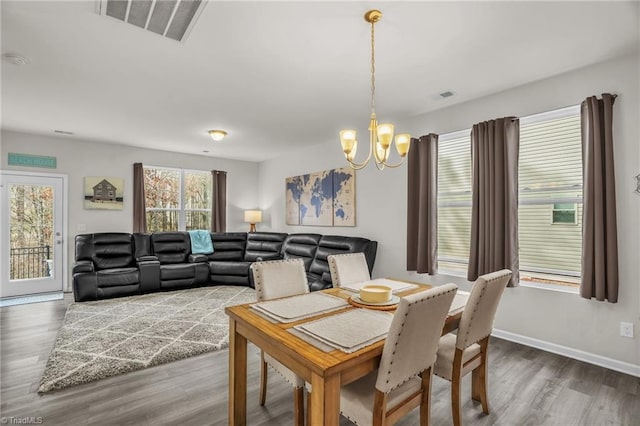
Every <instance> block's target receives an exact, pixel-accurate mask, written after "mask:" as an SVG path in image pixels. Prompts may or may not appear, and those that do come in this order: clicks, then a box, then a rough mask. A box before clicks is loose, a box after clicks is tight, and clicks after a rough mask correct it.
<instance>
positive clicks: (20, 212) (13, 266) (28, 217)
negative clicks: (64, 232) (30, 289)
mask: <svg viewBox="0 0 640 426" xmlns="http://www.w3.org/2000/svg"><path fill="white" fill-rule="evenodd" d="M9 195H10V197H9V199H10V201H9V204H10V214H11V219H10V225H9V232H10V234H11V235H10V244H9V246H10V257H9V268H10V273H9V278H10V279H11V280H22V279H29V278H42V277H48V276H51V275H52V274H53V269H52V268H53V188H52V187H51V186H45V185H23V184H12V185H9Z"/></svg>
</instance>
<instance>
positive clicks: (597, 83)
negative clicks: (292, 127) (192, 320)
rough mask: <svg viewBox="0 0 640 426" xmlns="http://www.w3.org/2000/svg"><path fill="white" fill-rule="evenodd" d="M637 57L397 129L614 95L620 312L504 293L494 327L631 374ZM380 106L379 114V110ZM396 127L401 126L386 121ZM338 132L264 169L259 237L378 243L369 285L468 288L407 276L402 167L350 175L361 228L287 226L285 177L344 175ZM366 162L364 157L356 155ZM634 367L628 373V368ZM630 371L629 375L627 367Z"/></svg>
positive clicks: (638, 156) (639, 301) (639, 262)
mask: <svg viewBox="0 0 640 426" xmlns="http://www.w3.org/2000/svg"><path fill="white" fill-rule="evenodd" d="M639 75H640V67H639V64H638V57H637V56H632V57H627V58H622V59H617V60H613V61H610V62H607V63H603V64H599V65H594V66H591V67H588V68H585V69H581V70H577V71H574V72H571V73H567V74H564V75H560V76H556V77H553V78H550V79H546V80H541V81H538V82H534V83H531V84H528V85H525V86H521V87H518V88H514V89H511V90H508V91H504V92H501V93H498V94H494V95H491V96H488V97H485V98H482V99H479V100H475V101H472V102H468V103H464V104H460V105H455V106H452V107H450V108H447V109H443V110H439V111H435V112H433V113H428V114H425V115H420V116H417V117H414V118H412V119H410V120H406V121H405V122H404V123H396V129H397V130H399V131H409V132H410V133H411V134H412V135H415V136H419V135H423V134H426V133H429V132H435V133H440V134H444V133H448V132H452V131H457V130H463V129H468V128H470V127H471V125H473V124H475V123H477V122H480V121H483V120H488V119H492V118H497V117H503V116H508V115H517V116H527V115H531V114H535V113H539V112H544V111H549V110H552V109H557V108H561V107H565V106H569V105H576V104H579V103H580V102H581V101H582V100H584V99H585V98H586V97H587V96H591V95H599V94H601V93H603V92H613V93H617V94H619V95H620V96H619V97H618V99H617V100H616V104H615V106H614V115H615V135H614V137H615V160H616V183H617V196H618V199H617V207H618V234H619V235H618V239H619V251H620V298H619V302H618V303H617V304H611V303H602V302H595V301H589V300H586V299H582V298H580V297H579V296H578V295H576V294H571V293H564V292H559V291H553V290H545V289H538V288H531V287H522V286H521V287H518V288H516V289H509V290H508V291H507V292H506V294H505V297H504V299H503V301H502V303H501V305H500V309H499V311H498V315H497V318H496V324H495V326H496V328H497V329H500V330H503V331H506V332H509V333H515V334H516V335H519V336H520V337H523V338H526V339H537V340H539V341H541V343H542V344H543V345H547V346H549V345H551V346H553V345H562V346H564V347H568V348H570V349H572V350H575V353H580V351H583V352H586V353H587V355H588V357H590V358H592V359H593V358H598V357H605V358H607V359H609V360H615V361H618V362H619V364H621V365H622V364H625V363H626V366H627V367H630V369H633V365H635V366H638V365H640V345H639V342H640V339H638V333H639V332H640V321H639V319H640V318H639V316H640V286H639V284H638V283H639V278H638V277H639V276H640V258H639V253H640V224H639V222H638V220H639V218H640V196H638V195H637V194H635V193H634V189H635V179H634V178H633V176H635V175H636V174H638V173H639V172H640V151H639V148H638V147H639V145H640V142H639V141H640V131H639V129H638V121H639V118H640V116H639V114H640V109H639V106H638V104H639V101H640V100H639V89H640V87H639V81H638V79H639ZM383 107H384V102H381V103H380V105H379V109H380V110H381V111H382V108H383ZM362 113H363V115H362V122H361V123H353V124H354V125H358V124H359V130H360V133H362V132H363V131H366V124H367V111H366V109H364V110H363V111H362ZM388 119H395V120H396V121H397V118H389V117H388ZM338 130H339V129H335V134H334V133H333V132H331V133H332V134H331V136H330V137H329V139H328V140H326V141H318V143H319V144H318V145H315V146H312V147H309V148H306V149H301V150H298V151H295V152H292V153H290V154H288V155H285V156H282V157H279V158H276V159H273V160H269V161H265V162H263V163H261V164H260V171H259V182H260V207H261V208H263V209H265V210H266V214H265V223H263V224H261V225H260V226H261V228H262V229H265V230H266V229H273V230H279V231H280V230H283V231H287V232H318V233H325V234H330V233H331V234H343V235H361V236H364V237H368V238H371V239H374V240H377V241H378V242H379V248H378V256H377V259H376V265H375V269H374V271H373V274H374V276H375V277H383V276H384V277H397V278H404V279H410V280H415V281H421V282H426V283H435V284H442V283H445V282H450V281H452V282H456V283H458V284H459V285H460V286H461V288H463V289H466V290H468V289H469V286H470V284H469V283H468V282H466V280H464V279H463V278H460V277H450V276H443V275H437V276H433V277H432V276H428V275H418V274H415V273H408V272H406V271H405V256H406V251H405V242H406V203H407V201H406V170H407V169H406V166H403V167H401V168H399V169H390V170H384V171H382V172H380V171H378V170H376V168H375V167H374V166H372V165H369V166H368V167H367V168H365V169H364V170H362V171H358V172H357V175H356V208H357V216H356V218H357V226H356V227H353V228H323V227H308V226H286V225H285V214H284V213H285V212H284V208H285V206H284V204H285V202H284V179H285V178H286V177H288V176H295V175H299V174H304V173H309V172H315V171H320V170H325V169H331V168H335V167H343V166H344V165H345V164H346V162H345V160H344V157H343V155H342V152H341V149H340V146H339V142H338V134H337V133H338ZM361 155H362V153H361ZM620 321H627V322H632V323H634V324H635V329H636V338H635V339H628V338H622V337H619V323H620ZM629 364H631V365H629ZM636 368H637V367H636ZM628 370H629V369H628Z"/></svg>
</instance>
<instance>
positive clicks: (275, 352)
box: [225, 284, 462, 426]
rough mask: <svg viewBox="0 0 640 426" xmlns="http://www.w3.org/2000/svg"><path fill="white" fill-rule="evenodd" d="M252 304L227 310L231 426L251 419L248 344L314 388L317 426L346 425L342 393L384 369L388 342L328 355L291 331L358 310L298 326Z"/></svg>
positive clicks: (455, 318)
mask: <svg viewBox="0 0 640 426" xmlns="http://www.w3.org/2000/svg"><path fill="white" fill-rule="evenodd" d="M431 287H432V286H430V285H426V284H418V287H417V288H413V289H410V290H407V291H403V292H400V293H398V295H399V296H401V297H402V296H406V295H409V294H413V293H417V292H420V291H424V290H427V289H429V288H431ZM323 292H325V293H327V294H330V295H333V296H337V297H342V298H344V299H348V298H349V297H350V296H352V295H353V294H354V293H352V292H349V291H346V290H342V289H339V288H331V289H327V290H323ZM250 306H251V304H250V303H249V304H244V305H237V306H229V307H227V308H225V312H226V314H227V315H228V316H229V425H233V426H239V425H246V418H247V342H248V341H250V342H252V343H253V344H255V345H256V346H258V347H259V348H260V349H262V350H263V351H264V352H266V353H268V354H269V355H271V356H272V357H273V358H275V359H277V360H278V361H280V362H281V363H282V364H283V365H285V366H286V367H287V368H289V369H290V370H292V371H293V372H295V373H296V374H297V375H298V376H300V377H302V378H303V379H304V380H306V381H307V382H308V383H311V386H312V392H311V396H310V397H311V409H310V412H309V413H307V416H309V420H310V423H309V424H311V425H314V426H315V425H318V426H334V425H338V423H339V421H340V388H341V386H344V385H346V384H348V383H351V382H353V381H355V380H358V379H359V378H361V377H363V376H365V375H367V374H368V373H370V372H371V371H373V370H376V369H377V368H378V364H379V363H380V357H381V355H382V349H383V347H384V340H381V341H378V342H376V343H373V344H371V345H369V346H366V347H364V348H362V349H360V350H358V351H356V352H353V353H345V352H342V351H340V350H337V349H334V350H331V351H330V352H326V351H324V350H322V349H320V348H318V347H316V346H315V345H313V344H311V343H308V342H307V341H305V340H303V339H301V338H299V337H297V336H295V335H294V334H292V333H290V332H289V329H290V328H292V327H294V326H296V325H299V324H302V323H305V322H309V321H314V320H317V319H319V318H322V317H326V316H330V315H335V314H338V313H342V312H346V311H348V310H350V309H356V308H355V307H354V306H351V305H349V306H347V307H345V308H344V309H340V310H336V311H332V312H329V313H325V314H320V315H317V316H314V317H312V318H307V319H304V320H300V321H297V322H292V323H276V322H272V321H270V320H268V319H266V318H265V317H264V316H262V315H260V314H258V313H256V311H255V310H253V309H251V308H250ZM461 316H462V312H461V311H460V312H458V313H456V314H454V315H450V316H448V317H447V320H446V322H445V325H444V329H443V331H442V333H443V335H444V334H446V333H449V332H451V331H453V330H455V329H456V328H458V324H459V322H460V317H461Z"/></svg>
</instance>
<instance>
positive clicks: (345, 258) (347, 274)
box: [327, 253, 371, 287]
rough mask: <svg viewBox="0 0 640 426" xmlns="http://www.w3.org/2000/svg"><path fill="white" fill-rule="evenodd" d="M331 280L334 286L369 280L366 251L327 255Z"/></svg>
mask: <svg viewBox="0 0 640 426" xmlns="http://www.w3.org/2000/svg"><path fill="white" fill-rule="evenodd" d="M327 262H329V272H331V282H332V283H333V286H334V287H342V286H345V285H348V284H353V283H360V282H363V281H369V280H370V279H371V276H370V275H369V265H367V259H366V258H365V257H364V253H345V254H332V255H330V256H327Z"/></svg>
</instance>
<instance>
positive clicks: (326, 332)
mask: <svg viewBox="0 0 640 426" xmlns="http://www.w3.org/2000/svg"><path fill="white" fill-rule="evenodd" d="M392 320H393V314H391V313H388V312H380V311H372V310H368V309H353V310H351V311H348V312H344V313H342V314H337V315H332V316H330V317H326V318H321V319H319V320H316V321H311V322H308V323H305V324H300V325H297V326H295V327H294V329H296V330H298V331H300V332H303V333H305V334H307V335H309V336H311V337H313V338H314V339H317V340H319V341H321V342H322V343H325V344H327V345H329V346H332V347H334V348H336V349H339V350H341V351H343V352H346V353H351V352H355V351H357V350H359V349H362V348H363V347H365V346H368V345H370V344H372V343H375V342H377V341H379V340H383V339H384V338H385V337H386V336H387V333H388V332H389V327H390V326H391V321H392Z"/></svg>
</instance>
